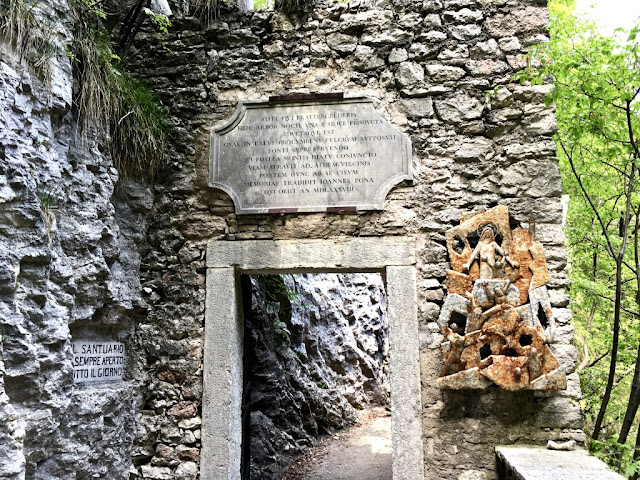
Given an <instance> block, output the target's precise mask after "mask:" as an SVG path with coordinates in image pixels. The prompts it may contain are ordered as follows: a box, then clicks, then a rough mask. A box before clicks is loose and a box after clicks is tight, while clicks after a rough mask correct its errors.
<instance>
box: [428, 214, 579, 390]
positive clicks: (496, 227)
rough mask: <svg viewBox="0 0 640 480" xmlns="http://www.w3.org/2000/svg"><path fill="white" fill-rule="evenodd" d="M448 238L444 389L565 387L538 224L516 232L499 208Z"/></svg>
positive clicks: (468, 220) (467, 217)
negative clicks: (554, 350)
mask: <svg viewBox="0 0 640 480" xmlns="http://www.w3.org/2000/svg"><path fill="white" fill-rule="evenodd" d="M446 239H447V248H448V250H449V258H450V260H451V270H449V271H447V290H448V293H449V294H448V295H447V297H446V299H445V302H444V305H443V306H442V309H441V311H440V316H439V318H438V325H439V326H440V329H441V330H442V333H443V335H444V336H445V338H446V340H447V341H446V342H445V343H444V344H443V353H444V357H445V361H444V365H443V368H442V372H441V374H440V378H439V379H438V385H439V387H440V388H445V389H454V390H461V389H482V388H486V387H487V386H489V385H491V384H492V383H495V384H496V385H498V386H500V387H502V388H504V389H505V390H560V389H565V388H566V386H567V380H566V376H565V373H564V370H563V369H562V368H560V366H559V364H558V361H557V360H556V358H555V357H554V356H553V353H552V352H551V349H550V348H549V346H548V343H549V342H551V340H552V339H553V331H554V329H555V320H554V318H553V312H552V310H551V304H550V302H549V296H548V294H547V289H546V286H545V285H546V283H547V282H548V281H549V272H548V270H547V265H546V260H545V256H544V249H543V247H542V245H541V244H540V243H538V242H536V240H535V224H534V222H533V220H532V221H531V222H530V224H529V228H528V229H524V228H516V229H514V230H513V231H512V230H511V226H510V224H509V211H508V209H507V207H505V206H502V205H500V206H497V207H495V208H492V209H490V210H488V211H486V212H476V213H471V214H463V215H462V219H461V223H460V225H458V226H457V227H454V228H452V229H450V230H449V231H447V234H446ZM474 241H475V242H477V243H476V244H475V245H472V243H474Z"/></svg>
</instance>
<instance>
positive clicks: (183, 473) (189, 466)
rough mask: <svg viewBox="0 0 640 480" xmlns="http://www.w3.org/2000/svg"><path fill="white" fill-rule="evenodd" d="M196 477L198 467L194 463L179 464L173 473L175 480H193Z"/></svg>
mask: <svg viewBox="0 0 640 480" xmlns="http://www.w3.org/2000/svg"><path fill="white" fill-rule="evenodd" d="M197 477H198V465H197V464H196V463H195V462H180V465H178V468H176V471H175V478H176V480H195V479H196V478H197Z"/></svg>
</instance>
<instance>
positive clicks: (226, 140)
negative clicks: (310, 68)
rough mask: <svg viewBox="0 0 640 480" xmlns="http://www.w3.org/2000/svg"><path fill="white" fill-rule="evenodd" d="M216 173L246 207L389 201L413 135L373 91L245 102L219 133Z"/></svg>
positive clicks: (376, 205)
mask: <svg viewBox="0 0 640 480" xmlns="http://www.w3.org/2000/svg"><path fill="white" fill-rule="evenodd" d="M210 174H211V178H210V184H211V186H213V187H216V188H220V189H222V190H224V191H225V192H227V193H228V194H229V195H230V196H231V197H232V199H233V201H234V203H235V206H236V213H239V214H243V213H246V214H249V213H278V212H292V211H298V212H314V211H325V210H327V209H332V210H336V211H339V210H341V209H344V210H374V209H382V206H383V203H384V199H385V196H386V195H387V193H388V192H389V190H390V189H391V188H392V187H393V186H394V185H396V184H397V183H399V182H401V181H403V180H411V143H410V141H409V137H408V136H407V135H406V134H404V133H402V132H400V131H399V130H398V129H397V128H395V127H394V126H393V125H392V124H391V123H389V121H387V120H386V119H385V118H384V117H382V116H381V115H380V114H379V113H378V112H377V111H376V109H375V108H374V105H373V101H372V100H371V99H367V98H350V99H341V100H333V101H327V100H323V101H307V102H285V103H268V102H245V103H241V104H240V105H239V106H238V109H237V110H236V113H235V115H234V117H233V119H232V120H231V121H230V122H229V123H227V124H226V125H224V126H223V127H220V128H218V129H216V130H215V131H214V132H213V134H212V143H211V173H210Z"/></svg>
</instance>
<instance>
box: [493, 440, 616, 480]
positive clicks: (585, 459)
mask: <svg viewBox="0 0 640 480" xmlns="http://www.w3.org/2000/svg"><path fill="white" fill-rule="evenodd" d="M496 454H497V455H498V458H499V459H500V460H501V461H502V462H503V463H504V464H505V466H506V470H507V472H508V473H507V474H508V475H512V476H514V478H522V479H523V480H529V479H539V480H555V479H557V478H565V479H567V480H572V479H576V480H577V479H579V478H594V479H596V478H597V479H599V480H623V477H622V475H619V474H617V473H615V472H613V471H612V470H611V469H610V468H609V467H608V466H607V465H606V464H605V463H604V462H603V461H602V460H599V459H598V458H596V457H593V456H590V455H589V454H588V453H587V452H586V451H585V450H584V449H583V448H577V449H576V450H574V451H570V452H565V451H556V450H548V449H546V448H544V447H534V446H520V445H518V446H512V445H510V446H499V447H496Z"/></svg>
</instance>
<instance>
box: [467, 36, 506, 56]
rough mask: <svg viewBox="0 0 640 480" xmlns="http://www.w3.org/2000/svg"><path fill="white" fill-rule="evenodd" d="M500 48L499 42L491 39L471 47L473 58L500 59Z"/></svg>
mask: <svg viewBox="0 0 640 480" xmlns="http://www.w3.org/2000/svg"><path fill="white" fill-rule="evenodd" d="M500 53H501V52H500V48H499V47H498V42H496V41H495V40H494V39H493V38H490V39H489V40H487V41H486V42H478V43H476V44H475V45H474V46H473V47H471V58H484V57H492V58H499V57H500Z"/></svg>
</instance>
